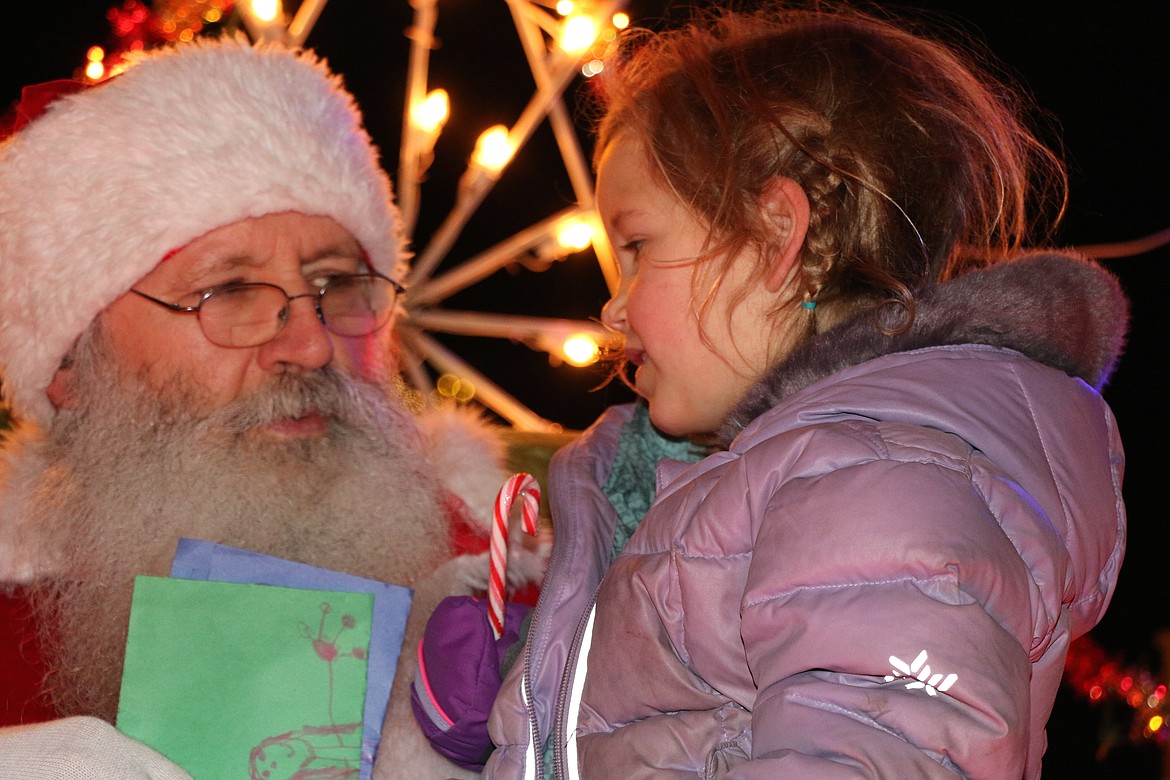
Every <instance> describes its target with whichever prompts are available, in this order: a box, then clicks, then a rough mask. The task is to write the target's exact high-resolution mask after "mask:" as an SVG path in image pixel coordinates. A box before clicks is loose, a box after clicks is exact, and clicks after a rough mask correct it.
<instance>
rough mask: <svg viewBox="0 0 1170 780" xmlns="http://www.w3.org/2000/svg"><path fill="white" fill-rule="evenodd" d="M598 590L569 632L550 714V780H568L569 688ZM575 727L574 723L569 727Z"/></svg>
mask: <svg viewBox="0 0 1170 780" xmlns="http://www.w3.org/2000/svg"><path fill="white" fill-rule="evenodd" d="M599 590H601V585H598V586H597V587H596V588H595V589H594V590H593V595H592V596H590V598H589V603H588V604H587V605H586V607H585V609H584V611H583V612H582V613H581V617H580V618H579V619H578V620H577V628H576V630H575V631H574V632H573V643H572V644H571V645H570V646H569V654H568V656H566V658H565V669H564V671H563V672H562V673H561V684H560V688H559V690H558V691H557V703H556V710H555V711H554V715H553V731H552V737H553V778H554V780H564V778H567V777H568V774H567V771H568V770H567V764H568V756H567V755H566V750H567V747H568V742H569V723H568V722H567V720H566V717H567V715H568V709H569V707H568V705H569V699H570V697H571V694H572V692H573V688H574V687H575V686H574V683H575V680H576V677H577V674H578V673H580V672H581V663H580V662H581V658H580V654H581V643H582V642H583V641H584V639H585V633H586V628H587V627H588V626H589V625H590V624H591V622H592V619H593V615H594V610H595V609H596V606H597V592H598V591H599ZM584 684H585V681H584V680H582V681H581V686H584ZM573 727H574V728H575V727H576V724H573ZM543 747H544V746H543V745H540V746H539V749H538V755H541V754H543V752H544V750H543ZM537 763H538V766H542V765H543V761H542V760H538V762H537ZM537 780H543V775H540V776H538V777H537Z"/></svg>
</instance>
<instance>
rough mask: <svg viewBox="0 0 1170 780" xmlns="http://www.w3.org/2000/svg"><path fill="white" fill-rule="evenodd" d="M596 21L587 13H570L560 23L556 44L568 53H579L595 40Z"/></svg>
mask: <svg viewBox="0 0 1170 780" xmlns="http://www.w3.org/2000/svg"><path fill="white" fill-rule="evenodd" d="M597 32H598V30H597V22H595V21H594V20H593V17H592V16H589V15H587V14H572V15H570V16H568V17H566V18H565V22H564V24H563V25H561V35H560V38H559V40H558V41H557V43H558V45H559V46H560V47H561V48H562V49H564V50H565V51H566V52H568V53H569V54H580V53H581V52H583V51H585V50H586V49H588V48H589V47H590V46H592V45H593V42H594V41H595V40H597Z"/></svg>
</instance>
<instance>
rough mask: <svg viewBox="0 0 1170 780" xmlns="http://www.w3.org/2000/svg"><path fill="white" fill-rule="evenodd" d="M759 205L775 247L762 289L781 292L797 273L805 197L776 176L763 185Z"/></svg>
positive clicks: (805, 229) (806, 210)
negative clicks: (771, 233)
mask: <svg viewBox="0 0 1170 780" xmlns="http://www.w3.org/2000/svg"><path fill="white" fill-rule="evenodd" d="M759 205H760V211H761V212H762V213H763V217H764V222H765V223H766V224H768V225H771V226H772V229H773V231H774V236H775V239H776V240H775V243H774V246H776V247H777V248H776V250H775V254H774V256H773V257H772V258H771V268H770V269H769V271H768V275H767V277H765V279H764V286H765V287H766V288H767V290H768V292H773V293H775V292H780V290H782V289H784V286H785V285H786V284H788V282H789V281H790V280H791V279H792V278H794V277H795V276H796V273H797V270H798V269H799V262H798V260H799V258H800V249H801V247H802V246H804V237H805V235H806V234H807V233H808V219H809V205H808V196H807V195H805V193H804V188H803V187H801V186H800V185H799V184H797V183H796V182H795V181H793V180H792V179H789V178H787V177H784V176H776V177H775V178H773V179H771V180H770V181H769V182H768V183H767V184H766V185H764V190H763V192H761V193H760V204H759Z"/></svg>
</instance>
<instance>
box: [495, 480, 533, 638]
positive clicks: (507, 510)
mask: <svg viewBox="0 0 1170 780" xmlns="http://www.w3.org/2000/svg"><path fill="white" fill-rule="evenodd" d="M520 495H523V496H524V532H525V533H527V534H529V535H531V536H535V535H536V514H537V511H538V510H539V509H540V486H539V485H538V484H537V483H536V479H535V478H534V477H533V476H532V475H531V474H524V473H519V474H513V475H512V476H510V477H508V481H507V482H505V483H504V486H503V487H502V488H500V492H499V495H497V496H496V511H495V518H494V519H495V522H494V523H492V541H491V571H490V576H489V578H488V621H489V622H490V623H491V624H492V631H493V632H494V633H495V635H496V639H499V638H500V635H501V634H503V633H504V583H505V582H507V579H506V576H505V575H506V573H507V569H508V517H509V515H510V514H511V512H512V504H513V502H514V501H515V500H516V497H517V496H520Z"/></svg>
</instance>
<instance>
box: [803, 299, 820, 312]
mask: <svg viewBox="0 0 1170 780" xmlns="http://www.w3.org/2000/svg"><path fill="white" fill-rule="evenodd" d="M800 305H801V307H802V308H805V309H808V310H809V311H812V310H813V309H815V308H816V307H817V302H816V301H804V302H802V303H801V304H800Z"/></svg>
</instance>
